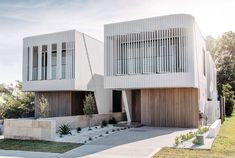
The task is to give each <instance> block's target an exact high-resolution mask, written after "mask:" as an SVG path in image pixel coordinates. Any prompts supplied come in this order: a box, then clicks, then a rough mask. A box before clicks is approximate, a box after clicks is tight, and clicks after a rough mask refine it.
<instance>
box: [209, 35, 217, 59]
mask: <svg viewBox="0 0 235 158" xmlns="http://www.w3.org/2000/svg"><path fill="white" fill-rule="evenodd" d="M216 42H217V41H216V39H215V38H214V37H212V36H207V37H206V50H208V51H209V52H210V53H211V56H212V58H213V59H214V60H215V59H216V58H217V57H216Z"/></svg>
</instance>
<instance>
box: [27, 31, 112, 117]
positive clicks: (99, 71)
mask: <svg viewBox="0 0 235 158" xmlns="http://www.w3.org/2000/svg"><path fill="white" fill-rule="evenodd" d="M103 56H104V52H103V43H102V42H100V41H98V40H96V39H94V38H92V37H90V36H88V35H86V34H84V33H80V32H78V31H76V30H71V31H64V32H57V33H51V34H45V35H38V36H32V37H26V38H24V40H23V90H24V91H32V92H55V91H56V92H66V91H91V92H94V95H95V100H96V104H97V109H98V113H110V112H112V107H111V101H112V100H111V99H112V94H111V91H110V90H105V89H104V86H103V75H104V70H103V63H104V62H103V58H104V57H103Z"/></svg>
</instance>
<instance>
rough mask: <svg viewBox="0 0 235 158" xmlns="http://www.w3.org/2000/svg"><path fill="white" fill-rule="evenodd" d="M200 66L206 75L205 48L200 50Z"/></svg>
mask: <svg viewBox="0 0 235 158" xmlns="http://www.w3.org/2000/svg"><path fill="white" fill-rule="evenodd" d="M202 58H203V59H202V66H203V75H204V76H206V54H205V50H204V49H203V50H202Z"/></svg>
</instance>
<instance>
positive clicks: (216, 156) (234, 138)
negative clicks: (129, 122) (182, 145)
mask: <svg viewBox="0 0 235 158" xmlns="http://www.w3.org/2000/svg"><path fill="white" fill-rule="evenodd" d="M182 157H184V158H226V157H235V112H233V114H232V116H231V117H229V118H226V120H225V122H224V123H223V125H222V126H221V128H220V132H219V134H218V136H217V137H216V139H215V141H214V143H213V145H212V148H211V150H196V149H194V150H190V149H178V148H163V149H161V150H160V151H159V152H158V153H157V154H155V155H154V156H153V158H182Z"/></svg>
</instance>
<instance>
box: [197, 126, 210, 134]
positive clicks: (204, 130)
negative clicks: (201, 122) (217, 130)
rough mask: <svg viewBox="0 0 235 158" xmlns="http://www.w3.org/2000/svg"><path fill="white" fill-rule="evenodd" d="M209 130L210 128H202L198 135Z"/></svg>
mask: <svg viewBox="0 0 235 158" xmlns="http://www.w3.org/2000/svg"><path fill="white" fill-rule="evenodd" d="M208 130H209V128H208V127H200V128H199V129H198V131H197V134H204V133H206V132H207V131H208Z"/></svg>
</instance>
